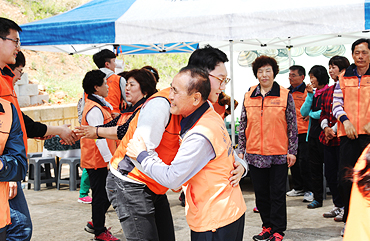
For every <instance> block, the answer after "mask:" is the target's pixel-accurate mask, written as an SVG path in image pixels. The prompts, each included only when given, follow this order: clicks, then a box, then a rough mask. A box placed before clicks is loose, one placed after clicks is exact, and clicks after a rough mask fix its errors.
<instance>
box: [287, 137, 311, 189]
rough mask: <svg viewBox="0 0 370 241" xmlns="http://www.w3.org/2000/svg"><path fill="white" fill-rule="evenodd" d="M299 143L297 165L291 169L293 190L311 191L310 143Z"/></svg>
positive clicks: (304, 141)
mask: <svg viewBox="0 0 370 241" xmlns="http://www.w3.org/2000/svg"><path fill="white" fill-rule="evenodd" d="M300 135H306V134H300ZM305 138H306V137H304V140H303V141H299V142H298V151H297V156H296V158H297V160H296V163H295V164H294V165H293V166H291V167H290V172H291V174H292V179H293V188H294V189H295V190H303V191H304V192H307V191H311V187H310V186H311V175H310V171H309V168H310V165H309V161H308V158H307V157H308V142H306V140H305Z"/></svg>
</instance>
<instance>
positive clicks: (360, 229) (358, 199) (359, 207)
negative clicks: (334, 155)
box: [343, 145, 370, 241]
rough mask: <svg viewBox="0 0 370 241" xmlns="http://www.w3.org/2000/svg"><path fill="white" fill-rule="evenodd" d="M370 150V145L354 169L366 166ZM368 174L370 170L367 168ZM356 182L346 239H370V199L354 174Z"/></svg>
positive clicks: (350, 240) (352, 192)
mask: <svg viewBox="0 0 370 241" xmlns="http://www.w3.org/2000/svg"><path fill="white" fill-rule="evenodd" d="M369 151H370V145H368V146H367V147H366V148H365V150H364V151H363V152H362V155H361V156H360V158H359V159H358V161H357V163H356V165H355V167H354V171H360V170H362V169H364V168H365V166H366V163H367V161H366V155H367V153H368V152H369ZM367 171H368V174H369V172H370V170H367ZM353 178H354V182H353V185H352V191H351V201H350V204H349V214H348V219H347V223H346V231H345V233H344V238H343V240H344V241H352V240H370V228H369V227H370V199H369V198H367V199H366V198H365V197H364V196H363V195H362V193H361V192H360V190H359V188H358V184H357V180H358V176H357V175H356V173H355V175H354V177H353Z"/></svg>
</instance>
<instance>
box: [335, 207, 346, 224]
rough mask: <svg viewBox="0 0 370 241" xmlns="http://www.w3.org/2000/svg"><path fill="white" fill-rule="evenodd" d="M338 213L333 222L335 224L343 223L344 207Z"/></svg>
mask: <svg viewBox="0 0 370 241" xmlns="http://www.w3.org/2000/svg"><path fill="white" fill-rule="evenodd" d="M339 209H340V212H339V214H338V215H337V216H335V218H334V221H335V222H343V215H344V207H342V208H339Z"/></svg>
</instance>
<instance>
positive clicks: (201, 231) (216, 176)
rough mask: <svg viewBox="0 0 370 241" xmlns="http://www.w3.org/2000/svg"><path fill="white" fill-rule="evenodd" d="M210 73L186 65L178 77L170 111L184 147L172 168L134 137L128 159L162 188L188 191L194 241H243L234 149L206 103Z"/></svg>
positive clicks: (218, 117) (187, 198) (141, 140)
mask: <svg viewBox="0 0 370 241" xmlns="http://www.w3.org/2000/svg"><path fill="white" fill-rule="evenodd" d="M210 90H211V88H210V82H209V78H208V74H207V73H206V72H204V71H203V70H200V69H198V68H195V67H192V66H187V67H185V68H183V69H182V70H180V72H179V73H178V74H177V75H176V76H175V77H174V79H173V81H172V84H171V89H170V94H169V99H170V101H171V108H170V112H171V114H173V115H181V116H182V117H183V119H182V120H181V123H180V125H181V132H180V138H181V145H180V148H179V150H178V152H177V154H176V156H175V158H174V159H173V161H172V162H171V163H170V164H169V163H165V162H162V160H160V159H159V158H158V157H157V156H155V155H150V154H149V153H148V152H147V151H146V146H145V143H144V141H143V139H142V138H139V139H137V138H134V139H132V140H131V141H130V143H129V145H128V148H127V153H126V154H127V155H128V156H130V157H132V158H135V159H137V161H138V162H139V163H141V165H142V167H143V170H144V172H145V173H147V174H148V175H149V176H151V177H152V178H153V179H154V180H156V181H157V182H158V183H159V184H161V185H163V186H166V187H169V188H178V187H179V186H181V185H184V186H185V188H186V195H185V197H186V205H187V209H186V210H187V213H186V218H187V221H188V224H189V226H190V229H191V239H192V240H235V241H236V240H242V239H243V229H244V212H245V210H246V207H245V203H244V199H243V196H242V193H241V190H240V187H239V186H236V187H233V186H232V185H230V183H229V175H230V172H231V171H232V170H233V169H234V167H233V163H234V155H233V153H234V152H233V148H232V145H231V141H230V138H229V135H228V133H227V130H226V127H225V124H224V122H223V121H222V119H221V118H220V116H219V115H218V114H217V113H216V112H215V111H214V109H213V108H212V107H210V105H209V103H208V102H207V98H208V95H209V93H210Z"/></svg>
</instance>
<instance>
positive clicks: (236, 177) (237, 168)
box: [229, 155, 245, 187]
mask: <svg viewBox="0 0 370 241" xmlns="http://www.w3.org/2000/svg"><path fill="white" fill-rule="evenodd" d="M238 156H239V155H238ZM244 171H245V168H244V167H243V165H242V164H241V163H240V162H237V161H234V170H232V171H231V173H230V174H231V175H232V176H231V177H230V178H229V181H230V184H231V186H233V187H236V186H238V185H239V182H240V179H242V176H243V174H244Z"/></svg>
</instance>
